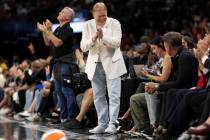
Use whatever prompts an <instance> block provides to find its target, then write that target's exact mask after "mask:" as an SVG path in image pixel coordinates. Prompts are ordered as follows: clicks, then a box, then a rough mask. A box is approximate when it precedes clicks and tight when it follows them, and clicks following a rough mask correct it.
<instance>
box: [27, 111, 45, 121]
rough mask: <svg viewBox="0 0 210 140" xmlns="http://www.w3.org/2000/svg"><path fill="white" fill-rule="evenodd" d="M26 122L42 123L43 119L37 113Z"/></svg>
mask: <svg viewBox="0 0 210 140" xmlns="http://www.w3.org/2000/svg"><path fill="white" fill-rule="evenodd" d="M26 120H28V121H30V122H38V121H41V117H40V116H39V115H38V114H37V113H36V114H33V115H31V116H29V117H27V118H26Z"/></svg>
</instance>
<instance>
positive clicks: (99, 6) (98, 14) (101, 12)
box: [93, 2, 107, 26]
mask: <svg viewBox="0 0 210 140" xmlns="http://www.w3.org/2000/svg"><path fill="white" fill-rule="evenodd" d="M93 18H94V19H95V22H96V25H98V26H103V25H104V24H105V22H106V19H107V8H106V5H105V4H104V3H102V2H98V3H96V4H95V5H94V6H93Z"/></svg>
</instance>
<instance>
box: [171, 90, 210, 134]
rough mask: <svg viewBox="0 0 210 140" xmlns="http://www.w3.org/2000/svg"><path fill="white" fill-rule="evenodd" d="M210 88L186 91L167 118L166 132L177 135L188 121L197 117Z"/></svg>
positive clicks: (186, 126) (187, 124)
mask: <svg viewBox="0 0 210 140" xmlns="http://www.w3.org/2000/svg"><path fill="white" fill-rule="evenodd" d="M209 91H210V90H209V89H202V90H193V91H189V92H187V93H186V94H185V95H184V96H183V98H182V99H181V101H180V103H179V104H178V105H177V107H176V109H175V110H174V112H173V114H172V115H171V116H170V118H169V119H168V122H169V123H170V125H169V128H168V132H167V133H168V134H170V135H172V136H178V135H179V134H180V133H181V132H182V131H183V130H185V129H187V128H188V127H189V123H190V121H192V120H193V119H197V118H198V117H199V114H201V112H202V107H203V102H204V101H205V99H206V96H207V94H206V93H208V92H209Z"/></svg>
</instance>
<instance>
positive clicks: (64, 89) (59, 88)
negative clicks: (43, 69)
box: [53, 62, 78, 120]
mask: <svg viewBox="0 0 210 140" xmlns="http://www.w3.org/2000/svg"><path fill="white" fill-rule="evenodd" d="M74 67H75V65H73V64H67V63H59V62H57V63H56V64H55V65H54V68H53V71H54V76H55V82H54V83H55V92H56V93H57V94H58V97H59V99H60V108H61V113H60V119H61V120H62V119H67V120H71V119H73V118H74V117H76V115H77V112H78V106H77V102H76V97H75V94H74V91H73V89H72V88H71V87H68V86H65V85H64V82H63V79H64V78H65V77H64V76H65V75H70V74H71V73H73V72H74Z"/></svg>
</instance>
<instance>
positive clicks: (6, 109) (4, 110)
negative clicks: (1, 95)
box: [0, 108, 11, 115]
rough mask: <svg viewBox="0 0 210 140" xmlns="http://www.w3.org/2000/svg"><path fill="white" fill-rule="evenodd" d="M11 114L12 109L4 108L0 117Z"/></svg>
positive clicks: (0, 111) (0, 112)
mask: <svg viewBox="0 0 210 140" xmlns="http://www.w3.org/2000/svg"><path fill="white" fill-rule="evenodd" d="M9 112H11V109H10V108H2V109H1V110H0V115H7V114H8V113H9Z"/></svg>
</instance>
